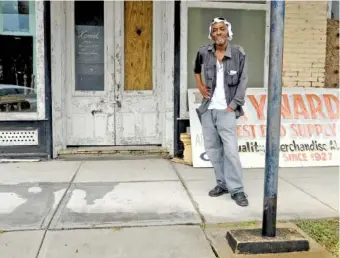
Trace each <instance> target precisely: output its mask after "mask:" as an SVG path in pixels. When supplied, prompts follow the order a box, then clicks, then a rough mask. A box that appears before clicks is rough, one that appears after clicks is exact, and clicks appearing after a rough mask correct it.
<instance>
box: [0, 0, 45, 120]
mask: <svg viewBox="0 0 340 258" xmlns="http://www.w3.org/2000/svg"><path fill="white" fill-rule="evenodd" d="M31 2H33V3H34V16H33V17H31V16H30V18H29V19H30V21H32V19H35V39H34V40H35V41H34V43H35V49H33V55H35V56H36V62H35V66H34V67H33V71H36V76H37V77H36V100H37V110H36V111H35V112H0V121H17V120H27V121H34V120H45V116H46V112H45V46H44V44H45V36H44V33H45V31H44V8H45V4H44V1H42V0H37V1H29V5H30V8H31V7H32V5H33V4H32V3H31ZM0 20H1V25H2V14H1V13H0ZM1 34H2V35H17V36H25V35H31V34H30V33H20V32H18V33H2V28H1Z"/></svg>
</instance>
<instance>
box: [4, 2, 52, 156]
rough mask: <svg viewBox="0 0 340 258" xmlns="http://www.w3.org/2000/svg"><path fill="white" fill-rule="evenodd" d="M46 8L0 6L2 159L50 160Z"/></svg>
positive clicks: (18, 4) (35, 4) (30, 4)
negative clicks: (40, 158) (37, 158)
mask: <svg viewBox="0 0 340 258" xmlns="http://www.w3.org/2000/svg"><path fill="white" fill-rule="evenodd" d="M45 5H46V4H44V2H42V1H1V3H0V18H1V19H0V128H1V130H0V157H8V158H10V157H21V156H24V157H45V158H48V157H51V149H52V148H51V127H50V121H51V120H50V119H51V116H50V113H51V110H50V106H49V103H50V87H49V62H50V60H49V59H48V56H49V54H48V52H49V47H48V44H49V40H48V38H49V23H48V22H46V21H48V6H47V8H45V7H44V6H45Z"/></svg>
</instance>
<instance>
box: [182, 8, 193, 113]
mask: <svg viewBox="0 0 340 258" xmlns="http://www.w3.org/2000/svg"><path fill="white" fill-rule="evenodd" d="M180 9H181V37H180V38H181V39H180V41H181V42H180V46H181V49H180V68H181V69H180V70H181V71H180V110H179V116H180V117H181V118H189V108H188V72H190V71H187V67H188V51H187V48H188V2H181V8H180ZM192 76H193V75H192Z"/></svg>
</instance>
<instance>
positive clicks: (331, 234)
mask: <svg viewBox="0 0 340 258" xmlns="http://www.w3.org/2000/svg"><path fill="white" fill-rule="evenodd" d="M294 222H295V224H296V225H297V226H298V227H299V228H301V229H302V230H303V231H304V232H306V233H307V234H308V235H309V236H310V237H312V238H313V239H314V240H315V241H316V242H318V243H319V244H320V245H322V246H323V247H325V248H326V249H327V250H328V251H329V252H331V253H332V254H333V255H335V256H336V257H339V219H338V218H336V219H320V220H298V221H294Z"/></svg>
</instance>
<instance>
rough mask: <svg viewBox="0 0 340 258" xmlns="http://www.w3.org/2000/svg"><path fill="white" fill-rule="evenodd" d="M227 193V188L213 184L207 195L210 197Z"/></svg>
mask: <svg viewBox="0 0 340 258" xmlns="http://www.w3.org/2000/svg"><path fill="white" fill-rule="evenodd" d="M227 193H229V191H228V190H226V189H223V188H222V187H220V186H218V185H217V186H215V188H214V189H212V190H211V191H210V192H209V196H210V197H218V196H221V195H223V194H227Z"/></svg>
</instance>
